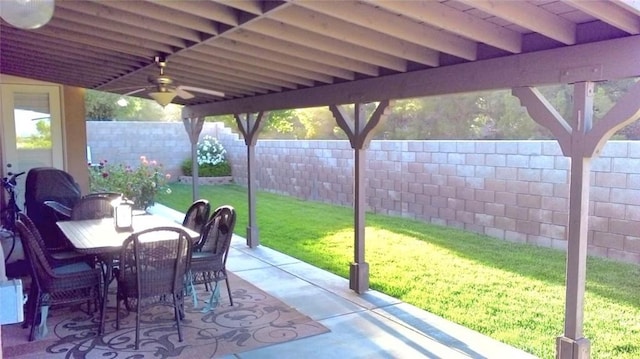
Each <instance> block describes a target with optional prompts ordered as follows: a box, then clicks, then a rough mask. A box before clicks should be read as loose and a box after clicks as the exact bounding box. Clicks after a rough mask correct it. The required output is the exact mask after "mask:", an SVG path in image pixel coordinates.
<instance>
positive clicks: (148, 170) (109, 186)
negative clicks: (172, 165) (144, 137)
mask: <svg viewBox="0 0 640 359" xmlns="http://www.w3.org/2000/svg"><path fill="white" fill-rule="evenodd" d="M169 179H170V175H169V174H164V173H163V169H162V165H161V164H159V163H158V162H156V161H153V160H152V161H149V160H147V158H146V156H140V164H139V165H138V167H131V166H129V165H123V164H111V163H109V162H108V161H107V160H102V161H100V163H99V164H98V166H91V165H90V166H89V188H90V190H91V192H120V193H122V194H124V196H125V197H126V198H127V199H129V200H131V201H133V202H134V206H135V208H138V209H146V208H147V207H149V206H152V205H153V204H154V203H155V196H156V193H158V192H159V191H165V192H167V193H171V189H170V188H169V187H167V182H168V181H169Z"/></svg>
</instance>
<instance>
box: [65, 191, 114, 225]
mask: <svg viewBox="0 0 640 359" xmlns="http://www.w3.org/2000/svg"><path fill="white" fill-rule="evenodd" d="M110 217H113V204H112V199H111V198H110V197H102V196H89V197H83V198H81V199H80V200H78V202H76V203H75V204H74V205H73V208H72V209H71V219H72V220H81V219H102V218H110Z"/></svg>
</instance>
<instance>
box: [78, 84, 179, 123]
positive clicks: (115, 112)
mask: <svg viewBox="0 0 640 359" xmlns="http://www.w3.org/2000/svg"><path fill="white" fill-rule="evenodd" d="M121 99H124V100H125V101H124V102H120V101H119V100H121ZM119 103H123V104H124V106H121V105H119ZM181 111H182V106H180V105H176V104H169V105H167V106H166V107H165V108H163V107H162V106H160V105H158V103H156V102H155V101H153V100H151V99H145V98H140V97H133V96H122V95H119V94H113V93H109V92H103V91H95V90H87V91H86V93H85V112H86V117H87V120H88V121H179V120H180V119H181Z"/></svg>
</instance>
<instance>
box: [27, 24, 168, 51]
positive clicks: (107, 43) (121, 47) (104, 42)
mask: <svg viewBox="0 0 640 359" xmlns="http://www.w3.org/2000/svg"><path fill="white" fill-rule="evenodd" d="M52 21H53V20H52ZM36 31H38V32H39V33H40V34H43V35H47V36H51V37H57V38H58V39H61V40H64V41H71V42H77V43H80V44H84V45H90V46H95V47H99V48H103V49H107V50H112V51H117V52H121V53H124V54H129V55H136V56H143V57H147V58H153V56H155V55H156V54H157V52H156V51H153V50H149V49H146V48H142V47H139V46H135V45H131V44H128V43H123V42H119V41H113V40H110V39H105V38H101V39H97V38H96V37H94V36H91V35H87V34H83V33H79V32H77V31H70V30H67V29H65V28H62V27H56V26H54V25H51V26H49V24H47V26H45V27H43V28H41V29H38V30H36Z"/></svg>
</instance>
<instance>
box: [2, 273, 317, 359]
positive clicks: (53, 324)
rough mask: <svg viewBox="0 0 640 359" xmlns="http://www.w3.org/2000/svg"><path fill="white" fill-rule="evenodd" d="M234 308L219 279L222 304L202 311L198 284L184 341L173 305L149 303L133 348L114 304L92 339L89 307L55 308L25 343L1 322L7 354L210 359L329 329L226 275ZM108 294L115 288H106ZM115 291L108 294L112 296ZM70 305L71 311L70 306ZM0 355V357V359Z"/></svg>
mask: <svg viewBox="0 0 640 359" xmlns="http://www.w3.org/2000/svg"><path fill="white" fill-rule="evenodd" d="M230 275H231V277H230V281H231V290H232V296H233V306H230V304H229V298H228V297H227V295H226V286H225V285H224V283H223V282H221V283H220V284H221V285H220V287H221V293H222V295H221V298H220V302H221V304H220V305H219V306H218V307H217V308H215V309H214V310H212V311H209V312H207V313H203V308H204V307H205V306H206V303H204V302H205V301H206V300H208V299H209V297H210V294H211V293H210V292H205V290H204V287H202V286H198V287H197V292H198V297H199V303H198V304H199V307H198V308H194V307H193V303H192V300H191V299H190V297H187V298H186V300H185V310H186V318H185V320H184V321H182V335H183V339H184V340H183V341H182V342H179V341H178V332H177V330H176V324H175V320H174V319H173V308H171V307H168V306H154V307H151V308H149V309H148V310H146V311H143V315H142V316H141V326H140V349H139V350H135V349H134V342H135V318H136V315H135V313H128V312H127V311H126V310H125V309H124V308H123V306H122V305H121V307H120V310H121V314H120V330H117V331H116V329H115V311H116V310H115V301H113V300H110V301H109V304H108V308H107V320H106V323H105V334H104V335H103V336H97V330H98V323H99V321H100V315H99V312H96V313H93V314H86V305H83V306H82V309H80V308H79V307H75V308H69V307H66V308H63V307H60V308H52V309H51V310H50V313H49V317H48V322H47V327H48V334H47V335H46V336H45V337H44V338H42V339H37V340H35V341H33V342H29V341H28V336H29V330H28V329H23V328H22V326H21V324H12V325H4V326H3V327H2V347H3V348H2V349H3V355H4V357H5V358H25V359H26V358H174V357H185V358H187V357H188V358H189V359H197V358H212V357H218V356H223V355H227V354H232V353H240V352H244V351H249V350H252V349H257V348H260V347H264V346H268V345H273V344H278V343H284V342H287V341H291V340H296V339H300V338H305V337H309V336H313V335H317V334H321V333H326V332H328V331H329V330H328V329H327V328H325V327H324V326H323V325H321V324H319V323H317V322H315V321H313V320H312V319H311V318H309V317H307V316H306V315H303V314H301V313H299V312H298V311H296V310H295V309H293V308H291V307H289V306H288V305H286V304H284V303H283V302H281V301H280V300H278V299H276V298H274V297H272V296H270V295H268V294H266V293H265V292H263V291H261V290H260V289H258V288H256V287H255V286H253V285H252V284H250V283H248V282H246V281H244V280H242V279H240V278H239V277H237V276H235V275H233V274H230ZM110 292H113V290H110ZM111 294H113V293H111ZM67 308H69V309H67ZM1 357H2V355H0V358H1Z"/></svg>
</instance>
